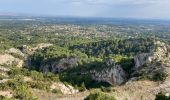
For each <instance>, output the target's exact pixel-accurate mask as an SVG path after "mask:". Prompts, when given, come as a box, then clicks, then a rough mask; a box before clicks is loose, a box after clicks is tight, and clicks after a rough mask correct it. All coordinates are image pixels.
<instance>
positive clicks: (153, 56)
mask: <svg viewBox="0 0 170 100" xmlns="http://www.w3.org/2000/svg"><path fill="white" fill-rule="evenodd" d="M155 45H156V47H155V49H153V50H151V52H149V53H141V54H138V55H136V56H135V57H134V62H135V66H134V68H133V69H134V72H133V73H132V77H133V76H136V75H137V76H141V75H144V76H146V77H148V78H150V79H153V78H156V77H155V75H159V76H161V75H165V74H166V73H167V72H166V67H170V47H169V45H167V44H165V43H163V42H160V41H157V42H156V43H155ZM162 77H163V76H162Z"/></svg>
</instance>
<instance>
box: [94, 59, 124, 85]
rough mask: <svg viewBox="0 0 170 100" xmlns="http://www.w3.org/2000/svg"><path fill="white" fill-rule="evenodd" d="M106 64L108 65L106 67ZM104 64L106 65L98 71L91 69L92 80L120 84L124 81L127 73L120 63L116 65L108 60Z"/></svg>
mask: <svg viewBox="0 0 170 100" xmlns="http://www.w3.org/2000/svg"><path fill="white" fill-rule="evenodd" d="M108 64H109V67H107V66H108ZM110 64H111V65H110ZM106 65H107V66H106V67H105V68H103V69H102V70H100V71H97V70H93V71H91V73H92V78H93V79H94V80H96V81H99V82H107V83H109V84H111V85H120V84H122V83H124V82H125V81H126V79H127V75H126V73H125V71H124V70H123V69H122V67H121V66H120V65H116V64H115V63H114V62H113V61H110V60H108V61H107V62H106Z"/></svg>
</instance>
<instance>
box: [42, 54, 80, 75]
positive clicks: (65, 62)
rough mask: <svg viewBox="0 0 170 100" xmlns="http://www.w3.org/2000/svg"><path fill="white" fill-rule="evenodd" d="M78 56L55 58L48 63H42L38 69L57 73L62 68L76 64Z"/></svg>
mask: <svg viewBox="0 0 170 100" xmlns="http://www.w3.org/2000/svg"><path fill="white" fill-rule="evenodd" d="M77 62H78V58H75V57H67V58H61V59H59V60H58V59H57V60H56V61H53V62H52V63H50V64H44V65H42V66H41V67H40V71H42V72H44V73H46V72H52V73H59V72H61V71H63V70H66V69H69V68H73V67H75V66H77Z"/></svg>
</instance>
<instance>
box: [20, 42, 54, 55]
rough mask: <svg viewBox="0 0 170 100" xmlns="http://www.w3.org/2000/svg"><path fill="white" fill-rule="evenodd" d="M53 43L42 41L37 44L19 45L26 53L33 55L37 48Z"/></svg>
mask: <svg viewBox="0 0 170 100" xmlns="http://www.w3.org/2000/svg"><path fill="white" fill-rule="evenodd" d="M52 45H53V44H50V43H40V44H37V45H33V46H27V45H23V46H21V47H18V48H19V49H20V50H21V51H22V52H24V53H25V54H28V55H31V54H33V53H34V52H35V51H36V50H38V49H43V48H46V47H50V46H52Z"/></svg>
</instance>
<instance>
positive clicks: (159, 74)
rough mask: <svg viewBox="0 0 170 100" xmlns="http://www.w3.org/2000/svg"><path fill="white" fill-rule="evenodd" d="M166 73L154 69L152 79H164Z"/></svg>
mask: <svg viewBox="0 0 170 100" xmlns="http://www.w3.org/2000/svg"><path fill="white" fill-rule="evenodd" d="M166 76H167V74H166V73H165V72H163V71H156V72H155V74H154V76H153V80H154V81H164V80H165V79H166Z"/></svg>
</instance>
